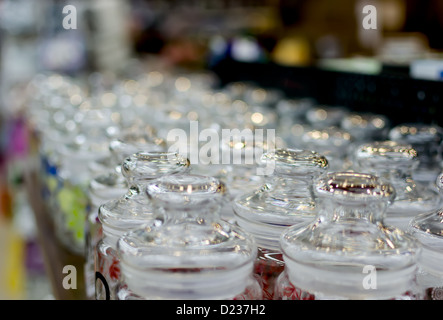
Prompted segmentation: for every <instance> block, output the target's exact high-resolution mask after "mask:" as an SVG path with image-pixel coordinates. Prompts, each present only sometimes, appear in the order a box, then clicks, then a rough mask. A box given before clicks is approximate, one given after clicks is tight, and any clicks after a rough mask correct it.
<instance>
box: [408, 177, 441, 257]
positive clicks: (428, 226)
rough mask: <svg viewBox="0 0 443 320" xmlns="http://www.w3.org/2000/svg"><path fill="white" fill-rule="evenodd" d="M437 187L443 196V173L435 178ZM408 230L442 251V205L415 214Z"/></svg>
mask: <svg viewBox="0 0 443 320" xmlns="http://www.w3.org/2000/svg"><path fill="white" fill-rule="evenodd" d="M436 183H437V188H438V190H439V192H440V195H441V196H443V173H441V174H440V175H439V176H438V178H437V181H436ZM409 230H410V231H412V232H413V233H414V234H415V236H417V237H419V240H420V241H421V242H424V243H425V244H427V245H428V246H431V247H435V249H438V251H440V252H442V253H443V207H441V208H438V209H437V210H435V211H433V212H430V213H423V214H419V215H417V216H416V217H415V218H414V219H412V221H411V223H410V229H409Z"/></svg>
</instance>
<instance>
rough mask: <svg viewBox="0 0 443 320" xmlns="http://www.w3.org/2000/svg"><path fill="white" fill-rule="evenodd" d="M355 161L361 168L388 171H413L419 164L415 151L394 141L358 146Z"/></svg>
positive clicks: (407, 145) (408, 145)
mask: <svg viewBox="0 0 443 320" xmlns="http://www.w3.org/2000/svg"><path fill="white" fill-rule="evenodd" d="M355 160H356V161H357V163H358V165H359V166H360V167H361V168H371V169H376V170H380V171H389V170H392V169H393V168H394V169H395V168H399V169H410V170H413V169H414V168H415V167H416V166H417V165H418V163H419V159H418V155H417V151H416V150H415V149H414V148H413V147H412V146H411V145H410V144H404V143H399V142H396V141H390V140H387V141H375V142H370V143H365V144H362V145H361V146H359V147H358V148H357V149H356V151H355Z"/></svg>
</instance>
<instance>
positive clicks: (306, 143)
mask: <svg viewBox="0 0 443 320" xmlns="http://www.w3.org/2000/svg"><path fill="white" fill-rule="evenodd" d="M301 140H302V141H301V143H302V149H306V150H313V151H316V152H318V153H320V154H322V155H324V156H325V157H326V158H327V159H328V162H329V171H345V170H347V169H348V168H349V167H350V166H351V162H350V159H349V158H348V152H349V148H350V146H351V145H352V143H353V141H354V138H353V137H352V136H351V134H350V133H349V132H347V131H346V130H343V129H341V128H339V127H326V128H322V129H312V130H309V131H307V132H305V133H304V134H303V136H302V138H301Z"/></svg>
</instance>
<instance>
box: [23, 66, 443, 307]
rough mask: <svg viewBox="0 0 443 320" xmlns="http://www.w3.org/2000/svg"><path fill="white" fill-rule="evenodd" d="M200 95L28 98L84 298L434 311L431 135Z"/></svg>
mask: <svg viewBox="0 0 443 320" xmlns="http://www.w3.org/2000/svg"><path fill="white" fill-rule="evenodd" d="M213 80H214V78H213V77H212V76H211V75H210V74H189V73H176V72H173V71H171V70H167V71H165V70H162V71H152V70H149V71H146V72H144V73H141V74H137V75H134V77H133V79H126V78H125V79H123V80H121V79H120V80H119V79H117V78H115V77H112V78H111V80H110V79H109V78H106V77H105V75H95V76H94V77H90V78H89V79H88V81H89V83H82V82H79V81H77V80H75V79H71V78H68V77H66V76H60V75H49V76H42V75H39V76H38V77H36V78H35V79H34V81H33V82H32V83H31V86H30V89H31V91H30V93H31V97H30V98H31V101H32V103H30V104H29V105H30V108H29V115H30V120H31V121H32V123H33V124H34V125H35V128H36V130H37V133H39V138H40V142H41V148H40V152H41V159H42V163H43V164H44V168H45V171H44V176H42V179H43V181H44V187H45V189H44V191H45V197H46V199H47V200H48V201H47V203H48V204H49V205H50V211H51V212H52V217H53V219H54V223H55V224H56V226H57V228H56V229H57V230H59V234H58V237H59V239H60V241H61V242H62V243H64V244H65V245H66V246H67V247H68V248H69V249H71V250H73V251H74V252H77V253H80V254H85V255H86V257H87V259H86V260H87V266H86V267H87V268H86V270H87V276H86V280H87V289H88V296H90V297H91V298H93V297H95V298H97V299H175V298H177V299H181V298H186V299H190V298H191V299H202V298H206V299H337V298H339V299H420V298H423V297H427V298H438V297H441V293H440V291H439V289H438V288H439V287H440V286H441V285H442V282H441V279H442V276H441V274H442V272H441V270H436V268H435V266H436V265H437V264H436V263H435V262H436V261H437V260H438V254H437V253H435V252H438V240H436V239H438V238H439V237H443V234H442V233H441V229H439V227H440V224H441V222H440V221H439V220H438V218H437V217H439V216H440V215H441V213H440V211H439V210H440V209H441V207H442V197H441V194H439V193H438V191H437V188H436V185H435V181H436V179H437V175H438V174H439V173H440V172H442V166H441V165H442V159H441V153H442V152H441V151H442V150H441V146H442V136H443V134H442V130H441V128H440V127H438V126H434V125H414V124H404V125H401V126H397V127H394V128H390V124H389V121H388V119H386V117H384V116H382V115H376V114H368V113H356V112H350V111H349V110H348V109H346V108H343V107H338V106H324V105H318V104H316V103H315V101H313V100H311V99H289V98H287V97H285V96H284V95H283V94H282V93H281V92H280V91H278V90H275V89H272V90H271V89H265V88H261V87H259V86H257V85H254V84H251V83H241V82H237V83H232V84H230V85H227V86H225V87H224V88H217V87H215V86H213V84H214V81H213ZM79 83H80V84H79ZM226 130H228V135H223V133H225V132H226ZM205 138H206V139H207V138H209V139H210V141H208V140H205ZM209 142H211V143H209ZM236 152H237V153H236ZM236 155H237V157H236ZM254 160H255V163H254ZM236 161H237V162H236ZM188 170H190V172H188ZM85 226H86V227H85ZM436 241H437V242H436ZM422 248H426V249H423V250H422ZM421 251H423V252H424V253H425V254H424V255H423V258H420V252H421ZM423 259H424V260H423ZM434 259H437V260H434ZM417 270H418V272H417ZM375 273H376V274H377V277H371V276H373V275H374V274H375ZM375 279H376V280H375ZM421 279H425V280H423V281H422V280H421ZM417 280H418V281H417ZM374 281H377V283H376V284H375V283H374ZM420 282H422V283H423V284H419V285H417V284H418V283H420ZM375 288H377V289H375ZM423 288H425V289H426V290H427V292H428V293H427V295H425V294H424V291H425V289H423ZM430 288H431V289H430Z"/></svg>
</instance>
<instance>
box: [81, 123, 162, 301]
mask: <svg viewBox="0 0 443 320" xmlns="http://www.w3.org/2000/svg"><path fill="white" fill-rule="evenodd" d="M109 150H110V156H108V157H105V158H103V159H98V160H97V161H94V162H93V163H91V166H90V175H91V177H93V178H92V180H91V181H90V183H89V186H88V197H89V210H88V213H87V219H86V221H85V242H86V262H85V281H86V290H87V295H88V297H90V298H94V297H95V266H94V256H95V248H96V246H97V243H98V242H99V240H100V239H101V238H102V230H101V224H100V220H99V218H98V211H99V207H100V206H101V205H102V204H105V203H107V202H108V201H111V200H114V199H118V198H120V197H121V196H123V195H124V194H125V193H126V192H127V191H128V187H129V186H128V184H127V181H126V179H125V177H123V175H122V173H121V163H122V161H123V160H124V159H125V158H126V157H129V156H131V155H132V154H136V153H137V152H162V151H165V145H164V142H163V140H162V139H159V138H157V137H156V136H155V134H154V132H153V131H152V130H151V128H150V127H149V126H143V127H138V126H137V127H133V128H130V129H126V130H125V131H124V132H123V133H122V134H121V135H119V137H118V138H117V139H114V140H112V141H111V142H110V143H109Z"/></svg>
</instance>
